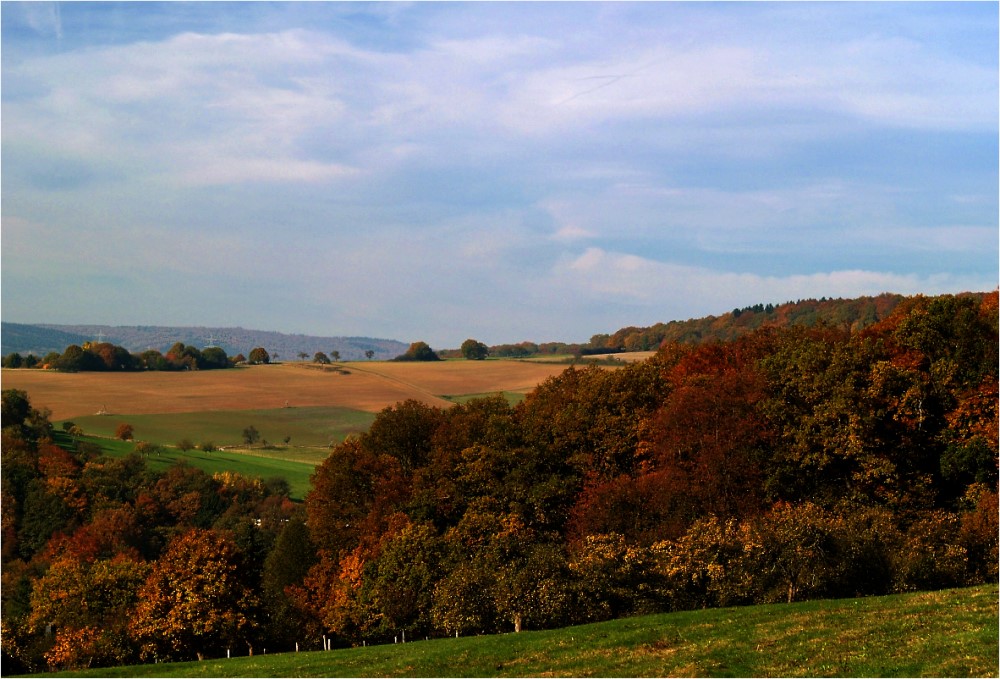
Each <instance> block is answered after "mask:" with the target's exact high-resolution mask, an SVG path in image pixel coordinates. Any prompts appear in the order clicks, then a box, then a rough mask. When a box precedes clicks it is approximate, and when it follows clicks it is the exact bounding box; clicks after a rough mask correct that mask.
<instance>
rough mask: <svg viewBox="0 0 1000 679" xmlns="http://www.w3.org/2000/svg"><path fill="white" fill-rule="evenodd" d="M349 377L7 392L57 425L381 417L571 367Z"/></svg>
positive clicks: (488, 365)
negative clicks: (285, 413)
mask: <svg viewBox="0 0 1000 679" xmlns="http://www.w3.org/2000/svg"><path fill="white" fill-rule="evenodd" d="M343 369H344V370H345V371H347V373H348V374H343V373H339V372H335V371H333V370H329V369H327V370H323V369H320V367H319V366H315V365H312V364H304V363H284V364H278V365H262V366H249V367H245V368H238V369H234V370H208V371H196V372H142V373H59V372H55V371H49V370H7V369H5V370H3V371H2V373H0V375H2V387H3V388H4V389H23V390H24V391H27V392H28V397H29V398H30V399H31V404H32V405H33V406H34V407H36V408H49V409H50V410H51V411H52V419H53V420H64V419H67V418H71V417H79V416H82V415H95V414H97V413H98V412H99V411H106V412H108V413H112V414H137V415H138V414H154V413H183V412H196V411H202V410H205V411H209V410H251V409H269V408H283V407H285V406H286V405H288V406H339V407H344V408H355V409H357V410H365V411H368V412H378V411H379V410H381V409H383V408H385V407H386V406H389V405H392V404H394V403H397V402H398V401H403V400H406V399H410V398H412V399H417V400H419V401H423V402H424V403H427V404H430V405H436V406H447V405H450V404H449V402H448V401H446V400H444V399H442V398H441V396H444V395H447V396H457V395H462V394H482V393H493V392H498V391H520V392H525V391H529V390H531V389H532V388H534V387H535V386H536V385H538V384H539V383H540V382H542V381H543V380H545V379H546V378H547V377H550V376H552V375H558V374H559V373H561V372H562V371H563V370H565V369H566V366H565V365H554V364H544V363H528V362H519V361H445V362H441V363H382V362H372V363H364V362H359V363H345V364H343Z"/></svg>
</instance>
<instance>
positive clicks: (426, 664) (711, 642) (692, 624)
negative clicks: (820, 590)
mask: <svg viewBox="0 0 1000 679" xmlns="http://www.w3.org/2000/svg"><path fill="white" fill-rule="evenodd" d="M996 607H997V587H996V585H983V586H980V587H972V588H968V589H952V590H943V591H938V592H917V593H912V594H902V595H896V596H886V597H870V598H865V599H840V600H832V601H812V602H806V603H797V604H771V605H763V606H746V607H741V608H723V609H714V610H712V609H709V610H701V611H688V612H683V613H668V614H663V615H654V616H645V617H636V618H627V619H623V620H616V621H611V622H605V623H599V624H592V625H583V626H579V627H569V628H565V629H559V630H550V631H544V632H522V633H521V634H502V635H495V636H474V637H462V638H459V639H434V640H431V641H418V642H416V643H407V644H393V645H386V646H368V647H363V648H351V649H339V650H334V651H329V652H323V651H313V652H309V653H306V652H303V653H280V654H273V655H272V654H267V655H259V654H258V655H255V656H253V657H239V658H235V657H234V658H232V659H221V660H206V661H203V662H183V663H166V664H158V665H133V666H128V667H105V668H101V669H94V670H75V671H73V672H64V673H61V674H46V675H40V676H75V677H87V676H95V677H96V676H100V677H145V676H149V677H201V676H210V677H338V676H346V677H396V676H403V677H504V676H516V677H542V676H570V677H586V676H598V677H644V676H652V677H656V676H701V677H713V676H738V677H778V676H785V677H794V676H807V677H808V676H813V677H816V676H841V677H866V676H881V677H888V676H909V677H919V676H931V677H995V676H997V670H998V667H997V652H998V649H997V616H996Z"/></svg>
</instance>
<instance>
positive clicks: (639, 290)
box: [552, 248, 995, 313]
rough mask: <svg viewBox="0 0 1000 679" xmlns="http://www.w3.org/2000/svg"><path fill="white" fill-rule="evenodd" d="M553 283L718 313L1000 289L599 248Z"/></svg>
mask: <svg viewBox="0 0 1000 679" xmlns="http://www.w3.org/2000/svg"><path fill="white" fill-rule="evenodd" d="M552 284H553V285H555V286H558V287H559V288H561V289H565V290H575V291H577V294H580V295H582V296H589V295H593V296H597V297H599V298H602V299H605V300H607V301H617V302H619V303H623V304H628V305H632V306H635V305H638V306H650V305H654V304H674V305H677V304H678V302H677V301H678V300H694V299H696V300H698V307H699V308H702V309H706V308H714V309H716V310H717V312H721V311H725V310H727V309H731V308H734V307H737V306H743V305H746V304H752V303H757V302H761V301H766V300H770V301H785V300H788V299H801V298H809V297H815V298H819V297H824V296H825V297H845V298H850V297H858V296H863V295H876V294H879V293H882V292H887V291H891V292H897V293H901V294H918V293H923V294H943V293H949V292H950V293H954V292H961V291H967V290H988V289H992V288H993V287H995V281H992V280H987V279H984V278H982V277H979V276H975V275H961V274H953V273H940V274H932V275H926V276H918V275H915V274H895V273H887V272H879V271H864V270H852V269H848V270H839V271H827V272H817V273H811V274H798V275H787V276H763V275H759V274H753V273H735V272H728V271H719V270H714V269H710V268H707V267H695V266H687V265H680V264H674V263H664V262H657V261H653V260H649V259H645V258H642V257H637V256H635V255H626V254H621V253H614V252H606V251H604V250H602V249H600V248H588V249H587V250H586V251H584V252H583V253H582V254H580V255H579V256H577V257H574V258H568V259H565V260H564V261H562V262H561V263H560V264H559V265H558V266H557V267H556V268H555V269H554V270H553V273H552ZM706 313H707V312H706Z"/></svg>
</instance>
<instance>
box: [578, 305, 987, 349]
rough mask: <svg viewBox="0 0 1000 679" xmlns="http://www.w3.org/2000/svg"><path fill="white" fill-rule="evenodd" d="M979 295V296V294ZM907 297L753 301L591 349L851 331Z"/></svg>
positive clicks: (627, 331) (620, 335)
mask: <svg viewBox="0 0 1000 679" xmlns="http://www.w3.org/2000/svg"><path fill="white" fill-rule="evenodd" d="M978 296H982V295H981V294H978ZM904 299H906V297H904V296H903V295H894V294H889V293H885V294H882V295H878V296H877V297H858V298H855V299H826V298H823V299H818V300H817V299H804V300H798V301H796V302H785V303H784V304H778V305H775V304H755V305H753V306H748V307H743V308H741V309H733V310H732V311H730V312H728V313H725V314H722V315H720V316H705V317H703V318H692V319H688V320H686V321H670V322H669V323H657V324H655V325H652V326H649V327H642V328H640V327H627V328H621V329H620V330H618V331H616V332H615V333H613V334H611V335H598V336H595V337H593V338H592V339H591V346H592V347H593V348H595V349H596V348H608V349H624V350H625V351H649V350H653V349H656V348H657V347H659V346H660V344H661V343H663V342H664V341H670V342H680V343H683V344H702V343H704V342H711V341H723V342H727V341H730V340H734V339H736V338H737V337H741V336H742V335H746V334H748V333H750V332H753V331H754V330H756V329H758V328H762V327H772V328H786V327H790V326H794V325H805V326H814V325H818V324H825V325H830V326H834V327H847V328H849V329H850V330H851V331H852V332H857V331H859V330H863V329H864V328H866V327H868V326H870V325H872V324H873V323H877V322H878V321H880V320H882V319H883V318H885V317H886V316H888V315H889V314H890V313H892V311H893V309H895V308H896V306H897V305H898V304H899V303H900V302H902V301H903V300H904Z"/></svg>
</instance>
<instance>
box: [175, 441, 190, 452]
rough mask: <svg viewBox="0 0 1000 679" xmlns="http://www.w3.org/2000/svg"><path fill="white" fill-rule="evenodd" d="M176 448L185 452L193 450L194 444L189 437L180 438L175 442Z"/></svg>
mask: <svg viewBox="0 0 1000 679" xmlns="http://www.w3.org/2000/svg"><path fill="white" fill-rule="evenodd" d="M177 448H178V449H179V450H182V451H184V452H185V453H186V452H187V451H189V450H194V444H193V443H191V439H181V440H180V441H178V442H177Z"/></svg>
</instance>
